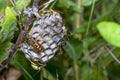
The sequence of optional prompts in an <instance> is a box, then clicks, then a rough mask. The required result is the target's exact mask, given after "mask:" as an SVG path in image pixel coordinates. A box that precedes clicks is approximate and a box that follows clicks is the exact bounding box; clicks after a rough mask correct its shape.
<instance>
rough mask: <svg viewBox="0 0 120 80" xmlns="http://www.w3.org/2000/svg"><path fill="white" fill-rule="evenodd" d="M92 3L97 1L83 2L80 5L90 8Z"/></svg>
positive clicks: (86, 0) (84, 0) (88, 0)
mask: <svg viewBox="0 0 120 80" xmlns="http://www.w3.org/2000/svg"><path fill="white" fill-rule="evenodd" d="M94 1H95V2H96V1H98V0H83V1H82V5H83V6H90V5H91V4H92V3H93V2H94Z"/></svg>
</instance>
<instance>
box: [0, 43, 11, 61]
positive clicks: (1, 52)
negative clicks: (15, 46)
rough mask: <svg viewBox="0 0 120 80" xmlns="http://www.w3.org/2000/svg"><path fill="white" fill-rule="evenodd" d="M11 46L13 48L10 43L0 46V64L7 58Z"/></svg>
mask: <svg viewBox="0 0 120 80" xmlns="http://www.w3.org/2000/svg"><path fill="white" fill-rule="evenodd" d="M10 46H11V43H10V42H5V43H1V44H0V63H1V62H2V61H3V60H5V59H6V58H7V56H8V51H9V49H10Z"/></svg>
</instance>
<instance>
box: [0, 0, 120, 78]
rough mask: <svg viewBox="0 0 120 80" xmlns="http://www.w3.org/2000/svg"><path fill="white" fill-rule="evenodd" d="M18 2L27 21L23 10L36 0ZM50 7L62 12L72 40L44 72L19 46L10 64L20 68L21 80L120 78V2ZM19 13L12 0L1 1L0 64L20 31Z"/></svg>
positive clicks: (63, 0)
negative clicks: (37, 68) (28, 58)
mask: <svg viewBox="0 0 120 80" xmlns="http://www.w3.org/2000/svg"><path fill="white" fill-rule="evenodd" d="M40 1H41V3H45V2H46V1H47V0H40ZM15 2H16V6H17V8H18V10H19V11H20V12H21V13H22V15H23V17H22V21H23V23H25V21H26V17H27V15H25V14H24V13H23V9H24V8H25V7H31V6H32V3H33V0H15ZM49 8H50V9H53V10H55V11H57V12H59V13H60V14H61V16H62V18H63V21H64V23H65V26H66V28H67V30H68V38H69V40H68V41H67V42H66V44H65V45H64V46H63V47H62V48H63V51H62V55H56V56H55V57H54V58H53V59H52V60H50V61H49V62H48V63H47V64H46V66H45V68H43V69H42V71H37V70H34V69H33V68H32V67H31V64H30V62H29V60H27V59H26V58H25V56H24V54H23V52H22V51H21V49H20V48H18V49H17V51H16V53H15V55H14V58H13V60H12V63H11V64H10V66H9V70H10V69H11V68H14V69H16V70H19V71H21V73H22V75H20V76H19V79H18V80H39V79H40V80H120V74H119V73H120V68H119V67H120V62H119V57H120V1H119V0H55V1H54V2H53V3H52V4H51V5H50V6H49ZM17 15H18V13H17V12H16V10H15V8H14V7H13V5H12V4H11V2H10V0H0V63H2V61H4V60H5V59H6V58H7V57H8V54H9V51H10V48H11V46H12V45H13V44H15V43H16V40H17V38H18V35H19V33H20V21H19V19H18V17H17ZM30 27H32V25H31V26H30ZM8 74H11V73H10V71H9V73H8Z"/></svg>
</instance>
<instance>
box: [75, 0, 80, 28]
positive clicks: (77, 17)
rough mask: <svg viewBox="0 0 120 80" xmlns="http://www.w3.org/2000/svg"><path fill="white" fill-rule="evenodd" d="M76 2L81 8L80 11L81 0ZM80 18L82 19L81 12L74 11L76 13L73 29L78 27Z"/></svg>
mask: <svg viewBox="0 0 120 80" xmlns="http://www.w3.org/2000/svg"><path fill="white" fill-rule="evenodd" d="M76 4H77V7H78V8H79V9H80V10H81V11H80V12H82V0H77V1H76ZM81 19H82V17H81V13H76V15H75V30H76V29H78V28H79V27H80V24H81Z"/></svg>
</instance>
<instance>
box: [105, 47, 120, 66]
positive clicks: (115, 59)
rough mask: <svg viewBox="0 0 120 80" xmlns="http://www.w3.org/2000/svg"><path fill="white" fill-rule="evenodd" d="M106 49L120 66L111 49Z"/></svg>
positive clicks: (119, 61)
mask: <svg viewBox="0 0 120 80" xmlns="http://www.w3.org/2000/svg"><path fill="white" fill-rule="evenodd" d="M105 49H106V50H107V51H108V53H109V54H110V55H111V56H112V57H113V59H114V60H115V61H116V62H117V63H119V64H120V60H118V58H117V57H116V56H115V55H114V54H113V53H112V52H111V51H110V49H109V48H107V47H105Z"/></svg>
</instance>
